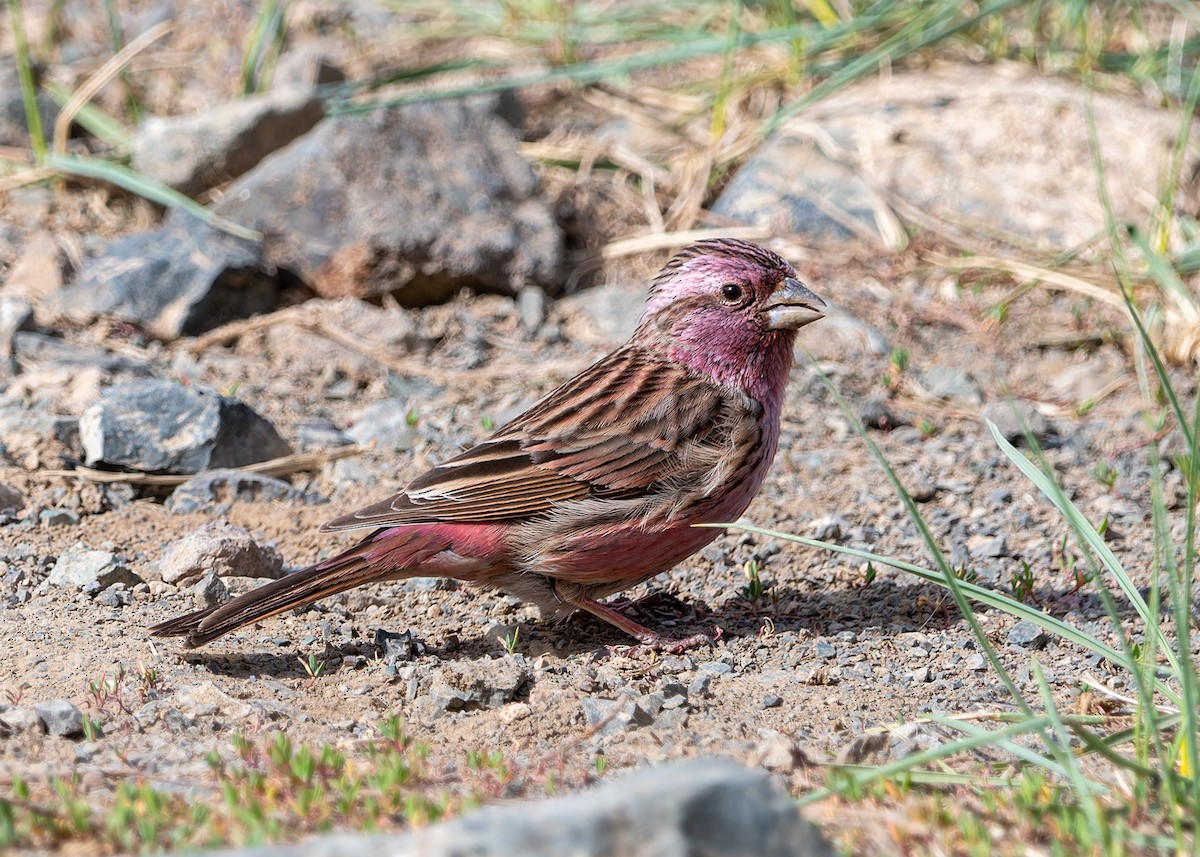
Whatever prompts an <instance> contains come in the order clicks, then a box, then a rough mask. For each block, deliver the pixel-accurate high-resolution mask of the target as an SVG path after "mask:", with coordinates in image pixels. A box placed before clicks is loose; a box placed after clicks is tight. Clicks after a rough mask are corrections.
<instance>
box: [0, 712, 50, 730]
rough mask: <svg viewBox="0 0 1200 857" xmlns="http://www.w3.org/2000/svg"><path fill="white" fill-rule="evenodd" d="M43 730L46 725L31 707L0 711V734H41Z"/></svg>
mask: <svg viewBox="0 0 1200 857" xmlns="http://www.w3.org/2000/svg"><path fill="white" fill-rule="evenodd" d="M45 731H46V725H45V724H44V723H42V718H40V717H38V714H37V712H36V711H34V710H33V709H32V708H20V707H17V708H10V709H8V710H7V711H0V735H41V734H42V733H44V732H45Z"/></svg>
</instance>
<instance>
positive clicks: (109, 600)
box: [95, 582, 133, 608]
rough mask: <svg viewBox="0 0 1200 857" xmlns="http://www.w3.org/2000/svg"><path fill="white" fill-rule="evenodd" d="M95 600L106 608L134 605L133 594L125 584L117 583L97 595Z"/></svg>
mask: <svg viewBox="0 0 1200 857" xmlns="http://www.w3.org/2000/svg"><path fill="white" fill-rule="evenodd" d="M95 600H96V603H97V604H100V605H103V606H104V607H114V608H119V607H128V606H129V605H130V604H132V603H133V593H132V592H130V591H129V588H128V587H127V586H126V585H125V584H124V583H121V582H117V583H114V584H113V585H112V586H109V587H107V588H106V589H105V590H104V591H103V592H101V593H100V594H99V595H97V596H96V599H95Z"/></svg>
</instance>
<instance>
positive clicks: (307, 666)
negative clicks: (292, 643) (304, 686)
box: [296, 652, 325, 681]
mask: <svg viewBox="0 0 1200 857" xmlns="http://www.w3.org/2000/svg"><path fill="white" fill-rule="evenodd" d="M296 660H298V661H299V662H300V666H302V667H304V671H305V672H306V673H308V677H309V679H311V680H312V681H316V680H317V679H318V678H319V677H320V676H321V673H323V672H324V671H325V661H319V660H317V656H316V655H315V654H313V653H312V652H309V653H308V657H307V658H296Z"/></svg>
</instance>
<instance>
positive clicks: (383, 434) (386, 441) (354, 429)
mask: <svg viewBox="0 0 1200 857" xmlns="http://www.w3.org/2000/svg"><path fill="white" fill-rule="evenodd" d="M411 411H412V409H411V408H410V407H409V406H408V405H407V404H406V403H405V402H402V401H401V400H399V399H383V400H382V401H379V402H373V403H372V404H370V405H367V407H366V408H364V409H363V410H362V411H360V412H359V414H358V416H357V417H355V419H354V424H353V425H352V426H350V428H348V429H347V430H346V436H347V437H349V438H350V439H351V440H352V441H354V442H355V443H357V444H359V445H360V446H366V445H367V444H369V443H374V444H375V445H376V447H377V448H378V449H380V450H390V451H392V452H405V451H407V450H409V449H412V445H413V444H414V443H415V442H416V440H417V429H416V426H415V425H413V423H412V421H411V420H410V419H409V414H410V413H411Z"/></svg>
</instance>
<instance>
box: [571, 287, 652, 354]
mask: <svg viewBox="0 0 1200 857" xmlns="http://www.w3.org/2000/svg"><path fill="white" fill-rule="evenodd" d="M645 301H646V289H645V287H644V286H641V285H636V286H635V285H626V284H623V283H606V284H604V285H601V286H596V287H595V288H592V289H585V290H583V291H581V292H578V293H576V294H573V295H570V296H568V297H565V298H563V299H562V300H560V301H559V302H558V305H559V306H560V307H561V308H562V309H563V311H564V312H565V313H566V314H567V316H568V319H569V321H570V323H569V324H568V325H567V336H568V338H569V339H571V340H572V341H578V342H582V343H585V344H587V345H601V346H610V345H615V344H617V343H619V342H624V341H625V340H626V339H628V338H629V336H630V334H632V333H633V331H634V330H635V329H636V328H637V324H638V319H640V318H641V317H642V310H643V305H644V304H645Z"/></svg>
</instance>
